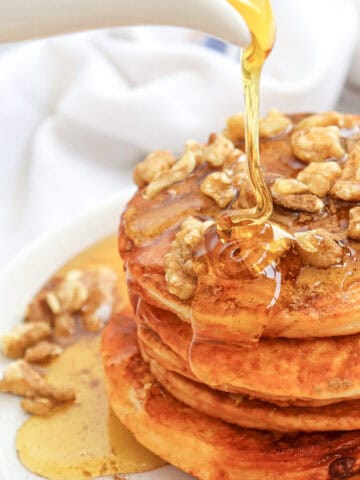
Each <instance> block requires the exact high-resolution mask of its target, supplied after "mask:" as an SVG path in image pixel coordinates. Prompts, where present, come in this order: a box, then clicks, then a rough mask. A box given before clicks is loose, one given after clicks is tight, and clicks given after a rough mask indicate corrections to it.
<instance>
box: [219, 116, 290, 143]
mask: <svg viewBox="0 0 360 480" xmlns="http://www.w3.org/2000/svg"><path fill="white" fill-rule="evenodd" d="M290 126H291V120H290V118H289V117H287V116H286V115H283V114H282V113H281V112H279V110H277V109H276V108H273V109H271V110H269V112H268V113H267V115H266V116H265V117H263V118H261V119H260V122H259V135H260V137H262V138H271V137H275V136H277V135H280V134H281V133H283V132H285V131H286V130H287V129H288V128H290ZM224 135H225V136H226V137H227V138H229V139H230V140H231V141H233V142H236V141H239V140H244V138H245V117H244V115H243V114H242V113H237V114H235V115H233V116H232V117H230V118H228V121H227V125H226V129H225V131H224Z"/></svg>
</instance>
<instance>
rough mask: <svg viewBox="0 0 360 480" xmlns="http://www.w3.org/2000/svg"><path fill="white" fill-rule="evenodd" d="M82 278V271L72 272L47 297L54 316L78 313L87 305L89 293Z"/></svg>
mask: <svg viewBox="0 0 360 480" xmlns="http://www.w3.org/2000/svg"><path fill="white" fill-rule="evenodd" d="M81 277H82V272H81V271H80V270H71V271H70V272H68V273H67V274H66V275H65V277H64V278H63V279H62V281H61V282H60V283H59V284H58V285H57V287H56V288H55V289H54V290H53V291H51V292H49V293H48V294H47V295H46V301H47V303H48V305H49V308H50V310H51V311H52V312H53V314H54V315H59V314H60V313H65V312H76V311H78V310H80V309H81V307H82V306H83V305H84V304H85V302H86V300H87V299H88V295H89V292H88V290H87V288H86V287H85V285H84V284H83V282H82V279H81Z"/></svg>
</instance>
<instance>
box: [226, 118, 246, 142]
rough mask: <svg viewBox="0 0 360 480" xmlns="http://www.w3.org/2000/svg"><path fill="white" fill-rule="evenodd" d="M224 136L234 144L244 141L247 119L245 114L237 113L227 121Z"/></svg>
mask: <svg viewBox="0 0 360 480" xmlns="http://www.w3.org/2000/svg"><path fill="white" fill-rule="evenodd" d="M224 135H225V137H227V138H228V139H229V140H231V141H232V142H237V141H239V140H244V138H245V117H244V114H243V113H236V114H235V115H232V116H231V117H229V118H228V119H227V122H226V129H225V130H224Z"/></svg>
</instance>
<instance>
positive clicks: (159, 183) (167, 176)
mask: <svg viewBox="0 0 360 480" xmlns="http://www.w3.org/2000/svg"><path fill="white" fill-rule="evenodd" d="M195 167H196V158H195V155H194V153H193V152H192V151H191V150H187V151H185V153H184V155H183V156H182V157H181V158H180V160H178V161H177V162H176V163H175V164H174V165H173V166H172V167H171V169H170V170H169V171H168V172H165V173H163V174H162V175H160V176H159V177H157V178H156V179H154V180H153V181H152V182H150V183H149V185H148V186H147V187H146V189H145V193H144V196H145V198H148V199H151V198H154V197H155V196H156V195H157V194H158V193H160V192H161V191H163V190H165V189H166V188H168V187H170V186H171V185H173V184H174V183H177V182H181V181H182V180H185V178H186V177H187V176H188V175H190V173H192V172H193V170H194V169H195Z"/></svg>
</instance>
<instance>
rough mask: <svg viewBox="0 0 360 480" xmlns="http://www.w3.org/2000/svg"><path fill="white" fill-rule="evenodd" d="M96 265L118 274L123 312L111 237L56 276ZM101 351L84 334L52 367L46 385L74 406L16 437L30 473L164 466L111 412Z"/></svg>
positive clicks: (84, 475) (85, 474)
mask: <svg viewBox="0 0 360 480" xmlns="http://www.w3.org/2000/svg"><path fill="white" fill-rule="evenodd" d="M100 265H101V266H106V267H109V268H112V269H113V270H114V271H115V272H116V273H117V274H118V276H119V296H120V297H121V299H122V301H120V305H119V310H120V309H123V308H124V307H125V305H126V304H127V293H126V286H125V276H124V272H123V268H122V262H121V259H120V257H119V255H118V249H117V238H116V236H115V235H114V236H111V237H108V238H106V239H104V240H102V241H100V242H98V243H96V244H95V245H93V246H91V247H90V248H88V249H86V250H84V251H83V252H81V253H80V254H79V255H78V256H76V257H75V258H73V259H72V260H70V261H69V262H68V263H67V264H66V265H64V267H63V268H62V269H60V271H59V272H58V273H60V274H62V273H66V272H67V271H69V270H72V269H78V268H89V267H95V266H100ZM99 346H100V335H99V334H97V335H89V334H83V335H81V336H80V337H78V338H77V340H76V342H75V343H73V344H72V345H71V346H69V347H68V348H66V349H65V350H64V352H63V353H62V354H61V355H60V357H59V358H57V359H56V360H54V361H53V362H52V364H51V365H50V367H49V369H48V371H47V375H46V376H47V379H48V380H49V381H50V382H51V383H53V384H54V385H60V386H61V385H65V386H68V387H72V388H74V390H75V392H76V401H75V403H74V404H72V405H69V406H65V407H62V408H60V409H59V410H57V411H56V412H55V413H53V414H52V415H50V416H49V417H37V416H33V417H30V418H29V419H28V420H27V421H26V422H25V423H24V425H23V426H22V427H21V428H20V430H19V431H18V434H17V441H16V446H17V450H18V455H19V458H20V460H21V462H22V463H23V465H24V466H25V467H26V468H28V469H29V470H30V471H32V472H34V473H37V474H39V475H42V476H43V477H45V478H48V479H50V480H74V479H76V480H82V479H89V478H94V477H97V476H99V475H108V474H116V473H137V472H144V471H147V470H152V469H154V468H158V467H160V466H162V465H164V462H163V461H162V460H161V459H160V458H159V457H157V456H156V455H154V454H153V453H151V452H150V451H149V450H147V449H146V448H144V447H143V446H142V445H140V444H139V443H138V442H137V441H136V439H135V438H134V436H133V435H132V434H131V433H130V432H129V431H128V430H127V429H126V428H125V427H124V426H123V425H122V424H121V423H120V421H119V420H118V418H117V417H116V416H115V414H114V413H113V412H112V410H111V408H110V407H109V403H108V399H107V395H106V389H105V383H104V373H103V365H102V359H101V356H100V351H99Z"/></svg>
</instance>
